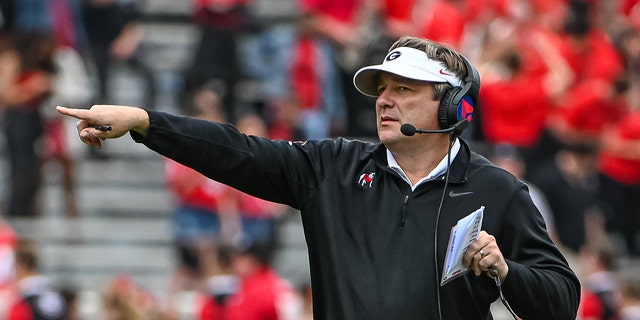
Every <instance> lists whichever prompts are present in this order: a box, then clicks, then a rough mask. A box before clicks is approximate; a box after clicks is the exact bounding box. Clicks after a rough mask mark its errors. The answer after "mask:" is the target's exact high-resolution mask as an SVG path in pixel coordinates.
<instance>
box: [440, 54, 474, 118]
mask: <svg viewBox="0 0 640 320" xmlns="http://www.w3.org/2000/svg"><path fill="white" fill-rule="evenodd" d="M460 56H461V57H462V61H463V62H464V65H465V67H466V69H467V76H466V77H465V79H464V81H463V82H462V84H461V85H460V86H454V87H452V88H449V89H447V90H446V91H445V92H444V94H443V95H442V99H441V100H440V106H439V108H438V123H439V124H440V128H441V129H449V128H452V127H455V126H457V125H460V124H461V122H465V121H463V120H466V122H471V119H472V118H473V113H474V111H475V106H476V104H477V103H478V94H479V93H480V74H479V73H478V70H477V69H476V68H475V67H474V66H473V65H472V64H471V62H470V61H469V60H468V59H467V58H466V57H465V56H463V55H460Z"/></svg>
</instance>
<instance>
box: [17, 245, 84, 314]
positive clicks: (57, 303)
mask: <svg viewBox="0 0 640 320" xmlns="http://www.w3.org/2000/svg"><path fill="white" fill-rule="evenodd" d="M15 259H16V260H15V275H16V280H17V286H18V291H19V295H20V297H19V298H18V299H17V301H15V303H13V305H12V306H11V308H10V309H9V312H8V314H7V318H6V319H7V320H26V319H32V320H39V319H47V320H63V319H74V312H75V310H74V303H73V296H74V293H73V292H72V291H70V292H69V294H68V295H65V292H64V290H61V289H59V288H56V287H55V286H54V285H53V284H52V281H51V280H50V279H49V278H47V277H46V276H44V275H42V274H40V272H39V270H38V256H37V253H36V249H35V247H34V243H33V242H32V241H31V240H26V239H22V240H20V241H19V242H18V245H17V248H16V258H15Z"/></svg>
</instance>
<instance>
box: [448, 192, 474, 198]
mask: <svg viewBox="0 0 640 320" xmlns="http://www.w3.org/2000/svg"><path fill="white" fill-rule="evenodd" d="M469 194H473V191H467V192H453V191H449V197H451V198H455V197H460V196H466V195H469Z"/></svg>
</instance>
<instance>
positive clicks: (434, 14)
mask: <svg viewBox="0 0 640 320" xmlns="http://www.w3.org/2000/svg"><path fill="white" fill-rule="evenodd" d="M424 21H425V23H424V25H422V26H421V29H420V31H419V33H418V36H419V37H422V38H427V39H431V40H434V41H438V42H442V43H447V44H449V45H451V46H453V47H456V48H457V47H459V46H460V44H461V42H462V37H463V36H464V28H465V24H466V20H465V12H464V8H463V7H462V4H458V3H454V2H452V1H437V2H436V3H434V4H433V5H432V6H431V7H430V8H429V10H428V12H426V16H425V17H424Z"/></svg>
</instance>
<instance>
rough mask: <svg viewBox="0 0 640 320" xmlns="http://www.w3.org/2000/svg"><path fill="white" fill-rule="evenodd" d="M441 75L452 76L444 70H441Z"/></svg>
mask: <svg viewBox="0 0 640 320" xmlns="http://www.w3.org/2000/svg"><path fill="white" fill-rule="evenodd" d="M440 74H444V75H445V76H451V74H448V73H446V72H444V71H443V70H442V69H440Z"/></svg>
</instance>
